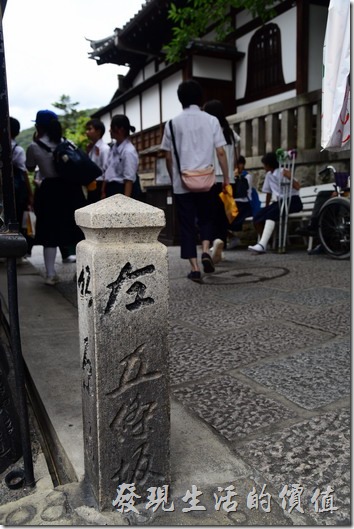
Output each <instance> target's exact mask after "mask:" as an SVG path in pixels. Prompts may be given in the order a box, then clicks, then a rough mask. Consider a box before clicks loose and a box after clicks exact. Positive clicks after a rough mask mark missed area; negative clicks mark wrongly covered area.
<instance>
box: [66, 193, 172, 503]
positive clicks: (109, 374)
mask: <svg viewBox="0 0 354 529" xmlns="http://www.w3.org/2000/svg"><path fill="white" fill-rule="evenodd" d="M75 219H76V223H77V224H78V226H80V228H81V229H82V230H83V232H84V234H85V237H86V240H84V241H81V242H80V243H79V245H78V247H77V285H78V307H79V329H80V349H81V367H82V398H83V423H84V450H85V472H86V476H87V478H88V480H89V482H90V483H91V485H92V488H93V491H94V494H95V496H96V499H97V503H98V507H99V509H100V510H104V509H112V501H113V500H114V499H115V498H116V497H117V487H118V485H119V484H122V483H126V484H128V483H129V484H130V483H134V484H135V486H136V491H137V494H139V495H141V496H142V499H141V500H140V501H145V500H146V497H147V495H148V492H147V488H148V487H152V486H153V487H160V486H163V485H168V484H169V482H170V468H169V459H170V457H169V456H170V453H169V452H170V450H169V445H170V403H169V384H168V351H167V311H168V262H167V249H166V247H165V246H164V245H162V244H161V243H159V242H158V241H157V237H158V234H159V232H160V231H161V229H162V228H163V226H164V225H165V219H164V213H163V211H162V210H160V209H158V208H155V207H152V206H149V205H147V204H144V203H142V202H137V201H135V200H133V199H130V198H127V197H125V196H124V195H115V196H113V197H110V198H107V199H105V200H102V201H99V202H97V203H96V204H91V205H89V206H86V207H84V208H82V209H79V210H77V211H76V213H75ZM137 503H138V501H137Z"/></svg>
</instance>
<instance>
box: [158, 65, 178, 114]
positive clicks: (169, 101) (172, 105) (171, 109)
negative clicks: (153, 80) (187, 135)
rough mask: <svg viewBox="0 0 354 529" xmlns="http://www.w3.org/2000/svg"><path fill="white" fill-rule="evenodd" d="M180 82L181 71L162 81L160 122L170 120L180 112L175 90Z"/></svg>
mask: <svg viewBox="0 0 354 529" xmlns="http://www.w3.org/2000/svg"><path fill="white" fill-rule="evenodd" d="M182 81H183V77H182V70H180V71H178V72H176V73H175V74H173V75H171V76H170V77H169V78H168V79H164V80H163V81H162V90H161V93H162V99H161V103H162V122H164V121H167V120H168V119H172V118H173V117H174V116H175V115H176V114H178V113H179V112H181V111H182V106H181V103H180V102H179V101H178V97H177V88H178V85H179V84H180V83H181V82H182Z"/></svg>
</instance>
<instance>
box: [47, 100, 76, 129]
mask: <svg viewBox="0 0 354 529" xmlns="http://www.w3.org/2000/svg"><path fill="white" fill-rule="evenodd" d="M78 104H79V102H78V101H76V102H75V103H74V102H72V101H71V99H70V96H68V95H65V94H63V95H62V96H60V99H59V101H56V102H55V103H52V106H53V107H54V108H57V109H58V110H61V111H62V112H63V114H62V115H60V122H61V125H62V127H63V130H64V131H65V133H67V131H72V132H75V126H76V120H77V118H78V116H79V115H80V112H79V111H77V110H76V108H75V107H77V105H78Z"/></svg>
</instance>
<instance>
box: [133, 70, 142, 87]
mask: <svg viewBox="0 0 354 529" xmlns="http://www.w3.org/2000/svg"><path fill="white" fill-rule="evenodd" d="M143 81H144V76H143V71H142V70H141V71H140V72H139V73H138V75H137V76H136V77H135V79H134V81H133V86H138V84H140V83H142V82H143Z"/></svg>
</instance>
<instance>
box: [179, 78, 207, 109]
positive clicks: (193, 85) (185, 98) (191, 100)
mask: <svg viewBox="0 0 354 529" xmlns="http://www.w3.org/2000/svg"><path fill="white" fill-rule="evenodd" d="M177 95H178V99H179V101H180V103H181V105H182V107H183V108H188V107H190V106H191V105H198V106H199V107H200V106H202V101H203V91H202V87H201V86H200V84H199V83H198V82H197V81H195V80H194V79H188V80H187V81H183V82H182V83H181V84H180V85H179V86H178V89H177Z"/></svg>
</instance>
